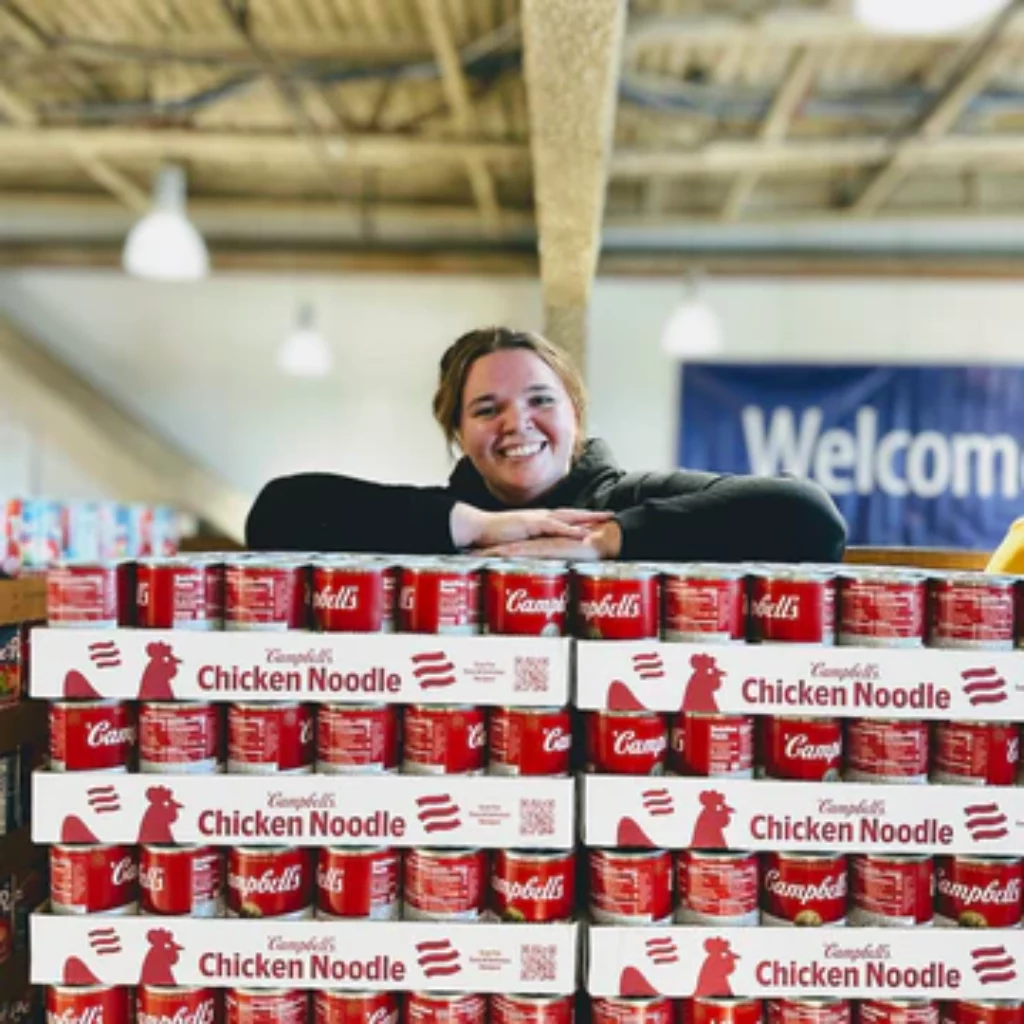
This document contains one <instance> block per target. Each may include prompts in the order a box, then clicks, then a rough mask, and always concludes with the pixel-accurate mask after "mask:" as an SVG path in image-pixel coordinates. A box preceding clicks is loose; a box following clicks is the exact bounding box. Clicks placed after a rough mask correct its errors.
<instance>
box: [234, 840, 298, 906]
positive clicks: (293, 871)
mask: <svg viewBox="0 0 1024 1024" xmlns="http://www.w3.org/2000/svg"><path fill="white" fill-rule="evenodd" d="M313 857H314V854H313V852H312V851H311V850H308V849H304V848H302V847H298V846H232V847H231V849H230V850H229V851H228V897H227V905H228V917H286V918H307V917H312V916H313Z"/></svg>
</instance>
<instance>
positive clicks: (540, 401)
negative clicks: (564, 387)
mask: <svg viewBox="0 0 1024 1024" xmlns="http://www.w3.org/2000/svg"><path fill="white" fill-rule="evenodd" d="M553 401H554V399H553V398H552V397H551V395H534V396H533V397H532V398H531V399H530V404H531V405H551V404H552V402H553Z"/></svg>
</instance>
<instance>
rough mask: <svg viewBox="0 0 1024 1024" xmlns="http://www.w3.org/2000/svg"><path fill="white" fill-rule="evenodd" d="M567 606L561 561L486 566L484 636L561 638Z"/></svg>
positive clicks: (566, 573)
mask: <svg viewBox="0 0 1024 1024" xmlns="http://www.w3.org/2000/svg"><path fill="white" fill-rule="evenodd" d="M568 603H569V571H568V569H567V568H566V567H565V564H564V563H563V562H556V561H552V562H542V561H536V562H491V563H489V564H488V566H487V572H486V576H485V580H484V629H485V632H487V633H503V634H516V635H518V636H562V635H563V634H564V633H565V632H566V620H567V614H566V609H567V607H568Z"/></svg>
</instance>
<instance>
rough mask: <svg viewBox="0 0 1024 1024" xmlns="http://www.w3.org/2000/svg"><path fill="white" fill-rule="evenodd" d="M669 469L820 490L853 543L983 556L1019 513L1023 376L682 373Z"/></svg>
mask: <svg viewBox="0 0 1024 1024" xmlns="http://www.w3.org/2000/svg"><path fill="white" fill-rule="evenodd" d="M681 396H682V415H681V417H680V421H679V422H680V433H679V448H678V453H679V461H680V465H682V466H686V467H687V468H689V469H709V470H715V471H718V472H727V473H758V474H763V475H775V474H778V473H790V474H793V475H794V476H802V477H809V478H810V479H812V480H816V481H817V482H818V483H820V484H821V485H822V486H823V487H824V488H825V489H826V490H827V491H828V492H829V493H830V494H831V495H832V496H833V498H834V499H835V501H836V503H837V505H838V506H839V508H840V509H841V511H842V513H843V515H844V516H845V517H846V521H847V523H848V524H849V527H850V542H851V543H852V544H869V545H914V546H925V547H959V548H975V549H982V550H984V549H991V548H994V547H995V546H996V545H997V544H998V543H999V541H1000V540H1001V539H1002V537H1003V534H1004V533H1005V531H1006V528H1007V527H1008V526H1009V525H1010V523H1011V522H1012V521H1013V520H1014V519H1016V518H1018V517H1020V516H1024V500H1022V489H1024V467H1022V462H1021V458H1022V448H1024V367H1020V366H984V367H983V366H836V365H820V364H819V365H814V366H810V365H807V366H805V365H789V364H787V365H777V364H776V365H756V364H737V363H687V364H685V366H683V368H682V388H681Z"/></svg>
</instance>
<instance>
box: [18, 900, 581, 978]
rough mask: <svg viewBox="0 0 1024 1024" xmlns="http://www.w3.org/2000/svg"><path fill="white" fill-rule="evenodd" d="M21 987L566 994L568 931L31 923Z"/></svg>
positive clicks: (115, 920)
mask: <svg viewBox="0 0 1024 1024" xmlns="http://www.w3.org/2000/svg"><path fill="white" fill-rule="evenodd" d="M31 929H32V931H31V941H32V978H31V980H32V983H33V984H36V985H43V984H60V983H65V984H104V985H137V984H140V983H142V984H150V985H207V986H213V987H221V988H226V987H235V986H238V987H253V988H281V987H286V988H306V989H317V988H343V989H425V990H431V991H445V992H537V993H559V994H561V993H569V992H572V991H574V989H575V987H576V976H577V975H576V955H577V954H576V950H577V933H578V928H577V925H575V924H549V925H530V924H448V923H446V924H440V923H427V924H422V923H417V922H411V921H409V922H405V921H403V922H375V923H373V924H366V923H365V922H352V923H335V922H326V921H273V920H252V919H230V918H218V919H215V920H209V919H207V920H197V919H194V918H187V917H186V918H182V917H176V918H169V917H164V918H155V917H56V916H52V915H48V914H34V915H33V916H32V925H31Z"/></svg>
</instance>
